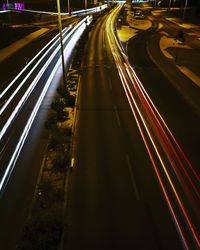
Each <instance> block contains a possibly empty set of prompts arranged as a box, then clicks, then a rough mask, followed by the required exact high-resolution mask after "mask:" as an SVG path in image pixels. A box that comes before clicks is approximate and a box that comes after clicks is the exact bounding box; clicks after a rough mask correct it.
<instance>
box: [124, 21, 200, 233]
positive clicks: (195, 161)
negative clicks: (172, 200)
mask: <svg viewBox="0 0 200 250" xmlns="http://www.w3.org/2000/svg"><path fill="white" fill-rule="evenodd" d="M155 23H157V24H159V25H161V27H162V31H163V32H168V33H169V34H170V35H173V34H174V35H175V34H176V32H177V30H178V26H177V25H175V24H173V23H170V22H169V21H166V20H165V19H164V18H163V17H160V18H157V19H154V25H155ZM157 27H158V25H157V26H154V27H153V28H152V29H150V30H149V31H147V32H143V33H141V34H140V35H139V36H137V37H135V38H133V39H131V40H130V41H129V44H128V54H129V60H130V62H131V64H132V66H133V67H134V69H135V71H136V72H137V75H138V76H139V78H140V80H141V81H142V83H143V86H144V87H145V89H146V90H147V92H148V94H149V95H150V96H151V99H152V100H153V103H154V104H155V106H156V107H159V112H160V113H161V114H162V117H164V119H165V122H166V123H167V124H168V126H169V128H170V129H171V131H172V133H173V134H174V136H175V138H176V139H177V141H178V142H179V145H181V147H182V149H183V151H184V152H185V153H186V155H187V157H188V159H189V161H190V163H191V166H192V168H193V169H194V170H195V171H196V173H197V175H198V176H199V162H200V157H199V153H198V148H199V146H200V145H199V142H200V131H199V127H200V119H199V115H198V114H197V112H196V110H195V108H194V107H193V105H191V104H190V102H188V101H187V100H186V99H188V98H185V96H183V93H185V95H187V91H185V90H183V91H180V92H179V91H178V90H177V89H179V86H183V87H184V86H186V87H187V86H189V85H191V86H190V87H191V89H192V90H193V89H195V88H196V91H193V93H194V94H195V96H194V98H195V97H196V95H197V94H198V93H199V89H198V88H197V87H196V86H195V85H194V83H192V82H191V81H190V80H189V79H187V78H186V77H184V76H183V75H182V74H181V73H179V72H178V71H177V70H176V69H175V67H174V69H172V70H174V72H171V75H175V79H176V85H177V87H175V86H174V85H173V84H172V83H171V82H170V80H169V79H168V78H166V74H164V73H162V72H160V70H159V68H158V67H157V66H156V65H155V64H154V63H153V62H152V61H151V60H150V58H149V53H148V50H147V48H148V47H149V48H154V49H153V50H152V51H153V52H154V54H155V53H157V54H158V56H157V57H156V58H160V60H166V59H165V58H163V56H162V55H161V54H162V53H161V51H160V49H159V40H158V36H159V34H158V32H159V30H158V29H156V28H157ZM187 41H188V43H189V44H190V46H191V47H196V46H197V45H196V41H195V39H192V38H188V39H187ZM152 55H153V54H152ZM159 55H160V56H159ZM157 63H158V64H159V61H158V62H157ZM166 67H167V64H166ZM166 72H168V69H166ZM150 79H151V80H150ZM183 83H186V84H185V85H184V84H183ZM178 85H179V86H178ZM181 93H182V94H181ZM191 93H192V92H191V91H190V99H191V100H192V98H193V97H192V95H191ZM191 176H192V175H191ZM191 178H192V177H191ZM194 183H195V185H196V191H197V193H199V190H200V187H199V181H194ZM191 190H192V188H191ZM188 196H190V195H188ZM192 203H193V202H190V204H188V205H186V206H192ZM188 210H189V211H190V209H188ZM195 210H196V217H195V222H194V225H195V224H196V232H197V235H199V229H198V224H199V222H200V217H199V211H200V208H199V198H197V199H196V209H195ZM193 213H195V212H194V211H193V212H192V211H190V212H189V216H190V217H191V218H192V217H193V216H194V215H193Z"/></svg>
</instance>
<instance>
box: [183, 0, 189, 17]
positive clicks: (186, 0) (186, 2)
mask: <svg viewBox="0 0 200 250" xmlns="http://www.w3.org/2000/svg"><path fill="white" fill-rule="evenodd" d="M187 4H188V0H185V6H184V10H183V21H184V19H185V13H186V8H187Z"/></svg>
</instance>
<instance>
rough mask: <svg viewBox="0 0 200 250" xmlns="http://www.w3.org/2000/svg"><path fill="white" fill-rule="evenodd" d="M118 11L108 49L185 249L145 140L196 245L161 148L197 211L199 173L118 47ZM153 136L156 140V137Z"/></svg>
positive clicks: (109, 30) (109, 27) (199, 244)
mask: <svg viewBox="0 0 200 250" xmlns="http://www.w3.org/2000/svg"><path fill="white" fill-rule="evenodd" d="M118 11H119V9H118V8H117V9H116V10H115V11H114V12H113V14H112V15H111V16H110V17H109V18H108V21H107V26H106V29H107V38H108V41H109V44H110V48H111V51H112V53H113V57H114V60H115V62H116V66H117V68H118V72H119V76H120V78H121V81H122V85H123V88H124V90H125V93H126V96H127V98H128V101H129V104H130V107H131V110H132V112H133V115H134V117H135V120H136V122H137V125H138V128H139V131H140V133H141V136H142V139H143V141H144V144H145V146H146V149H147V152H148V154H149V157H150V159H151V162H152V165H153V168H154V171H155V173H156V176H157V178H158V181H159V183H160V186H161V189H162V191H163V194H164V197H165V200H166V202H167V204H168V207H169V210H170V212H171V215H172V217H173V219H174V223H175V225H176V228H177V231H178V233H179V235H180V238H181V241H182V244H183V246H184V248H185V249H189V247H188V242H187V240H186V237H185V235H184V233H183V229H182V226H181V224H180V222H179V219H178V217H177V215H176V212H175V210H174V208H173V205H172V202H171V201H170V198H169V194H168V192H167V189H166V187H165V185H164V182H163V180H162V177H161V174H160V173H159V171H160V170H159V168H158V166H157V164H156V161H155V159H154V158H155V156H154V154H153V153H152V149H151V146H150V145H149V143H148V140H150V142H151V144H152V146H153V149H154V151H155V153H156V155H157V157H158V159H159V162H160V164H161V166H162V170H163V171H164V173H165V176H166V179H167V180H168V183H169V185H170V187H171V190H172V191H173V193H174V196H175V198H176V201H177V204H178V206H179V208H180V210H181V212H182V215H183V218H184V220H185V222H186V225H187V227H188V229H189V230H190V233H191V235H192V237H193V239H194V242H195V244H196V246H197V247H198V248H199V247H200V242H199V237H198V233H197V232H196V230H195V227H194V225H193V223H192V222H191V218H190V217H189V216H188V213H187V211H186V208H185V207H184V205H183V202H182V200H181V198H180V195H179V194H178V192H177V190H176V188H175V185H174V184H173V180H172V178H171V177H170V174H169V171H168V170H167V166H166V163H165V160H163V157H162V153H163V152H164V153H165V156H167V159H168V161H169V163H170V166H171V167H172V169H173V171H174V173H175V174H176V177H177V179H178V181H179V183H180V184H181V187H182V189H183V190H184V192H185V193H186V194H187V198H188V199H189V200H190V204H192V206H193V209H194V211H196V213H198V212H199V209H198V204H195V201H194V199H193V198H194V197H193V193H192V191H194V193H195V194H194V196H195V197H196V198H197V200H198V201H199V198H200V194H199V192H198V189H197V187H196V186H195V184H194V182H193V181H192V178H193V179H195V180H196V182H197V183H198V184H199V183H200V179H199V176H198V175H197V173H196V172H195V170H194V169H193V167H192V165H191V163H190V162H189V160H188V159H187V157H186V156H185V154H184V152H183V150H182V149H181V147H180V146H179V144H178V143H177V141H176V139H175V138H174V136H173V134H172V133H171V131H170V130H169V128H168V127H167V125H166V123H165V122H164V120H163V118H162V116H161V115H160V114H159V112H158V110H157V109H156V107H155V105H154V104H153V102H152V100H151V99H150V97H149V96H148V94H147V93H146V91H145V89H144V87H143V86H142V83H141V82H140V80H139V79H138V77H137V75H136V73H135V71H134V70H133V68H132V67H131V66H130V64H129V62H128V59H127V56H126V55H125V54H124V52H123V51H122V49H121V46H120V45H119V42H118V40H117V38H116V36H115V34H114V25H113V23H114V19H115V16H116V13H118ZM131 85H132V87H133V88H134V90H135V91H136V93H137V97H138V98H139V100H140V103H139V105H138V103H137V101H136V100H135V98H134V96H133V94H132V91H131V88H130V86H131ZM141 104H142V110H143V112H142V111H141V110H140V109H141V107H140V105H141ZM147 122H148V123H149V124H150V125H151V126H150V127H149V126H148V125H147ZM142 127H143V128H142ZM147 136H148V137H147ZM155 136H156V138H157V140H158V141H156V140H155ZM158 142H159V145H158ZM173 144H174V145H173ZM160 146H161V147H162V150H163V152H160ZM186 168H187V169H188V170H189V171H190V174H191V175H192V176H190V175H189V174H188V170H187V169H186Z"/></svg>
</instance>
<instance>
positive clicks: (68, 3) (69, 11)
mask: <svg viewBox="0 0 200 250" xmlns="http://www.w3.org/2000/svg"><path fill="white" fill-rule="evenodd" d="M67 6H68V13H69V16H71V10H70V2H69V0H68V1H67Z"/></svg>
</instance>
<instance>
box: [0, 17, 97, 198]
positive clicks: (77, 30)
mask: <svg viewBox="0 0 200 250" xmlns="http://www.w3.org/2000/svg"><path fill="white" fill-rule="evenodd" d="M91 20H92V18H91V17H86V18H84V19H83V20H82V21H81V22H80V23H78V24H77V25H76V26H75V27H74V28H73V29H72V30H71V32H70V33H69V35H68V36H67V37H66V38H65V39H64V40H63V42H64V43H65V42H66V41H67V40H68V39H69V38H70V40H69V41H68V42H67V45H66V47H65V49H64V53H67V54H68V56H69V54H71V53H72V51H73V49H74V47H75V45H76V42H77V41H78V39H79V38H80V36H81V35H82V33H83V31H84V29H85V27H86V23H85V21H87V24H89V23H90V22H91ZM58 49H60V46H58ZM68 59H69V58H68ZM51 60H52V58H51ZM60 65H61V57H59V59H58V61H57V63H56V64H55V66H54V68H53V70H52V72H51V74H50V76H49V78H48V80H47V82H46V84H45V85H44V88H43V90H42V92H41V94H40V96H39V98H38V100H37V103H36V105H35V106H34V109H33V111H32V112H31V115H30V117H29V119H28V122H27V124H26V126H25V128H24V130H23V132H22V134H21V136H20V139H19V141H18V143H17V146H16V148H15V150H14V153H13V155H12V157H11V159H10V161H9V164H8V166H7V168H6V170H5V172H4V175H3V177H2V179H1V181H0V194H1V193H2V192H3V190H4V188H5V186H6V184H7V182H8V180H9V178H10V175H11V173H12V171H13V169H14V166H15V164H16V161H17V159H18V157H19V154H20V152H21V150H22V147H23V145H24V142H25V140H26V137H27V135H28V133H29V131H30V128H31V126H32V124H33V121H34V119H35V117H36V115H37V112H38V110H39V107H40V105H41V103H42V101H43V99H44V96H45V94H46V92H47V90H48V88H49V86H50V84H51V82H52V80H53V77H54V76H55V73H56V71H57V70H58V68H59V66H60ZM44 67H45V66H44ZM45 68H46V67H45ZM36 78H37V77H36ZM30 91H32V90H31V89H30ZM26 95H29V93H26V94H25V96H26ZM23 98H24V96H23ZM25 98H26V97H25ZM20 103H21V102H20ZM18 109H20V106H19V107H18Z"/></svg>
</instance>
